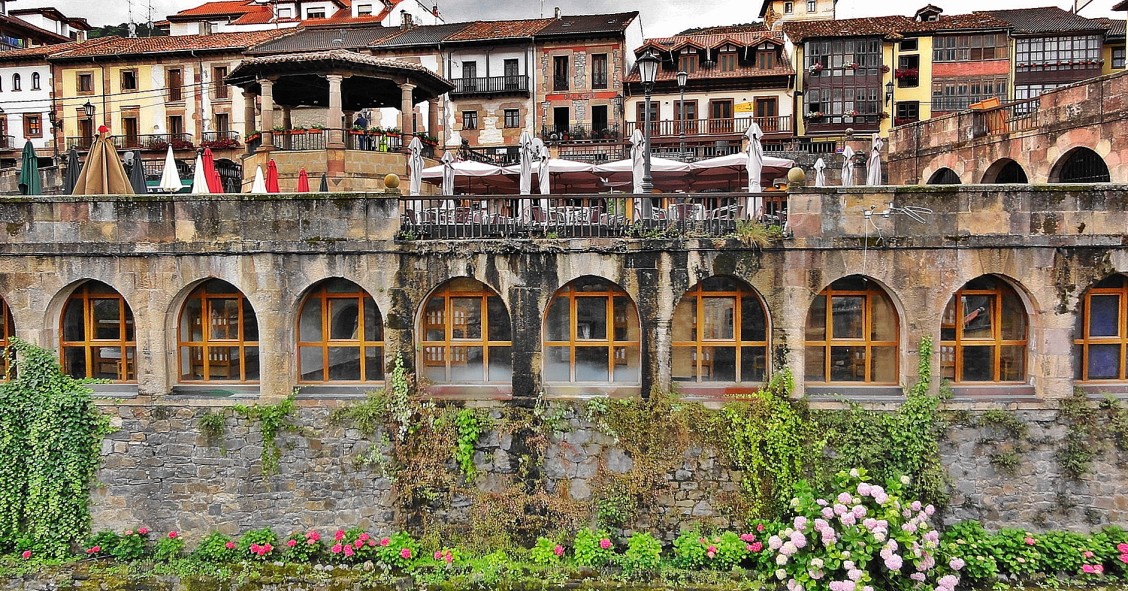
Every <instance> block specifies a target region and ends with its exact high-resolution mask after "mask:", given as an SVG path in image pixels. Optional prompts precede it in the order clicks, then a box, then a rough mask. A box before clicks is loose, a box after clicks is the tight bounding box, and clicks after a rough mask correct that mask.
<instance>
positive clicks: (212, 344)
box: [176, 279, 262, 384]
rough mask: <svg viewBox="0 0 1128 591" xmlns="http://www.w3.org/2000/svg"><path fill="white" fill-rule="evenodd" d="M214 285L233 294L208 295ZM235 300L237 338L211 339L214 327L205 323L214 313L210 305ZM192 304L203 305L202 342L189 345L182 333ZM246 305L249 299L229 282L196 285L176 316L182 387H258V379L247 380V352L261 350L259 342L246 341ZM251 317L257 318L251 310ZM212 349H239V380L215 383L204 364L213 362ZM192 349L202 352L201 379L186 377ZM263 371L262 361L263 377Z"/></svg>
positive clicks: (178, 365)
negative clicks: (218, 301) (226, 384)
mask: <svg viewBox="0 0 1128 591" xmlns="http://www.w3.org/2000/svg"><path fill="white" fill-rule="evenodd" d="M214 283H221V284H226V285H227V286H229V287H230V288H231V291H230V292H222V293H221V292H214V293H212V292H208V291H207V287H208V285H209V284H214ZM232 299H234V300H235V301H236V302H237V307H236V309H237V310H238V313H237V315H236V323H237V335H238V336H237V337H236V338H234V339H219V338H212V336H211V328H212V326H211V323H210V322H206V321H205V320H206V319H208V318H210V317H211V310H212V308H211V303H210V302H211V300H232ZM192 300H199V301H200V340H198V341H186V340H184V339H183V335H184V330H183V329H184V322H185V318H184V315H185V314H186V313H187V312H188V304H189V303H191V302H192ZM246 303H247V296H246V295H244V294H243V292H242V291H241V290H240V289H239V288H237V287H235V286H233V285H231V284H229V283H227V282H226V281H223V280H221V279H209V280H208V281H205V282H203V283H201V284H199V285H197V286H196V288H195V289H193V290H192V292H191V293H190V294H188V297H187V298H185V299H184V303H183V304H182V305H181V306H180V314H179V315H178V316H177V321H176V362H177V365H176V367H177V374H178V376H179V381H180V382H181V383H204V382H210V383H215V382H227V383H249V384H257V383H258V382H259V380H258V379H257V378H256V379H247V351H248V350H250V349H256V350H257V349H258V348H259V341H248V340H246V334H245V331H246V326H247V321H246V316H245V314H244V309H245V308H246ZM251 313H252V314H254V310H253V308H252V310H251ZM255 322H256V325H257V323H258V319H257V318H256V319H255ZM189 334H191V331H189ZM213 348H216V349H228V350H230V349H236V348H237V349H239V376H238V379H230V377H228V378H227V379H215V378H213V377H212V376H211V369H212V368H211V365H212V364H211V363H210V362H208V361H203V360H210V359H211V357H210V354H211V349H213ZM189 349H199V351H200V357H199V359H200V360H201V361H200V365H201V367H202V368H203V371H202V375H201V377H199V378H196V377H194V376H193V375H192V374H191V373H188V374H184V373H183V371H184V362H185V359H184V355H185V353H186V352H187V350H189ZM257 353H258V351H256V354H257ZM260 359H261V358H260ZM190 370H191V359H189V371H190ZM261 371H262V365H261V361H260V365H259V372H260V374H261Z"/></svg>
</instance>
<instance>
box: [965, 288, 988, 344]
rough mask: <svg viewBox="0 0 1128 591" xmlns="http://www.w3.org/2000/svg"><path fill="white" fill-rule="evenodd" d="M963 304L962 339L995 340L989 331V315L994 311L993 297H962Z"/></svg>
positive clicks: (973, 295)
mask: <svg viewBox="0 0 1128 591" xmlns="http://www.w3.org/2000/svg"><path fill="white" fill-rule="evenodd" d="M961 301H962V303H963V306H962V307H963V318H962V319H961V322H962V323H963V338H965V339H988V340H993V339H994V338H995V335H994V333H993V332H992V330H991V321H992V319H991V313H992V310H994V309H995V307H994V302H995V296H994V295H975V294H972V295H964V296H963V297H962V298H961Z"/></svg>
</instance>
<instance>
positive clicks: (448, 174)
mask: <svg viewBox="0 0 1128 591" xmlns="http://www.w3.org/2000/svg"><path fill="white" fill-rule="evenodd" d="M432 168H434V167H432ZM441 168H442V177H443V195H454V154H451V153H450V150H447V151H446V152H443V165H442V167H441ZM423 172H424V173H426V172H427V171H426V170H424V171H423Z"/></svg>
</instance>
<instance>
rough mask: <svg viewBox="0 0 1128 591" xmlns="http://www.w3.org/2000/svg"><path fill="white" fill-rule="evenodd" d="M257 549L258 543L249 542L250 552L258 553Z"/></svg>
mask: <svg viewBox="0 0 1128 591" xmlns="http://www.w3.org/2000/svg"><path fill="white" fill-rule="evenodd" d="M258 551H259V545H258V544H251V553H252V554H258Z"/></svg>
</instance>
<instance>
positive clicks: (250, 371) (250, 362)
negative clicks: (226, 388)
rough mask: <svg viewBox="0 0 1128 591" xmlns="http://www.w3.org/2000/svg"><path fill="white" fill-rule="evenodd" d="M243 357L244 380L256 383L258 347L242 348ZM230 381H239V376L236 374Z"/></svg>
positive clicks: (257, 375)
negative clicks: (244, 357)
mask: <svg viewBox="0 0 1128 591" xmlns="http://www.w3.org/2000/svg"><path fill="white" fill-rule="evenodd" d="M243 355H245V356H246V359H245V360H244V361H243V371H244V372H245V373H246V376H245V379H246V380H247V381H248V382H253V381H257V380H258V379H259V355H258V347H246V348H244V349H243ZM231 379H233V380H236V379H239V375H238V374H237V373H236V374H235V376H234V377H232V378H231Z"/></svg>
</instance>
